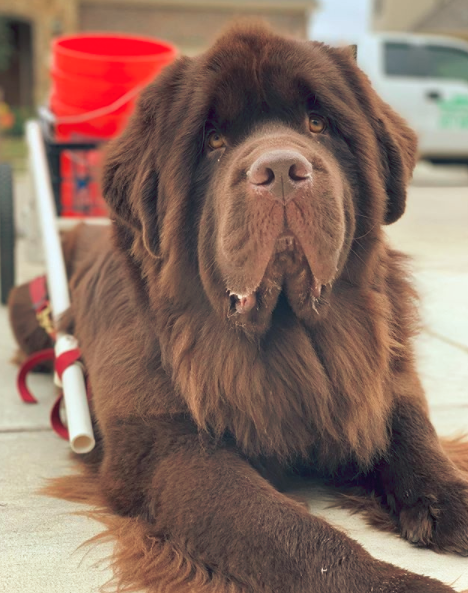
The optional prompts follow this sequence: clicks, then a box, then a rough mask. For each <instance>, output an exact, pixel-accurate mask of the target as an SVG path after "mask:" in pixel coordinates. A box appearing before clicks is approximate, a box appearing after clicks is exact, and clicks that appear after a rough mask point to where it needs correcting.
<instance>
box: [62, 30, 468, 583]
mask: <svg viewBox="0 0 468 593" xmlns="http://www.w3.org/2000/svg"><path fill="white" fill-rule="evenodd" d="M415 159H416V139H415V136H414V134H413V132H412V131H411V130H410V129H409V128H408V127H407V126H406V124H405V123H404V122H403V121H402V120H401V118H400V117H398V116H397V115H396V114H395V113H394V112H393V111H392V110H391V109H390V108H389V107H388V105H386V104H385V103H383V102H382V101H381V100H380V98H379V97H378V96H377V95H376V94H375V93H374V91H373V90H372V88H371V86H370V84H369V81H368V80H367V78H366V77H365V76H364V74H363V73H362V72H360V71H359V69H358V68H357V67H356V65H355V63H354V61H353V58H352V56H351V54H350V52H349V51H348V50H345V49H332V48H330V47H327V46H325V45H322V44H320V43H304V42H298V41H292V40H286V39H284V38H281V37H278V36H276V35H274V34H273V33H271V32H269V31H268V30H265V29H263V28H246V27H244V28H234V29H233V30H231V31H230V32H228V33H227V34H225V35H224V36H223V37H221V38H220V40H219V41H218V42H217V43H216V44H215V45H214V47H213V48H212V49H211V50H209V51H208V52H207V53H206V54H204V55H202V56H199V57H197V58H180V59H179V60H178V61H176V62H175V63H174V64H173V65H172V66H170V67H168V68H167V69H166V70H165V71H164V72H163V73H162V74H161V76H160V77H159V78H158V79H157V80H156V81H155V83H154V84H152V85H150V86H149V87H148V89H147V90H146V91H145V92H144V93H143V95H142V97H141V99H140V101H139V104H138V108H137V111H136V114H135V116H134V117H133V119H132V121H131V122H130V124H129V126H128V128H127V130H126V131H125V132H124V133H123V135H122V136H121V137H120V138H119V139H117V140H116V141H115V142H113V144H112V146H111V148H110V150H109V154H108V157H107V162H106V167H105V172H104V182H103V188H104V194H105V197H106V200H107V202H108V205H109V207H110V209H111V212H112V217H113V241H112V242H110V241H109V240H108V237H107V235H104V236H103V237H102V238H101V239H100V240H99V241H96V242H95V243H94V245H93V250H92V253H91V256H90V257H89V258H88V260H87V261H85V262H84V264H83V265H81V266H80V267H79V269H78V271H77V273H76V274H74V275H73V277H72V280H71V290H72V301H73V311H72V312H71V313H70V315H69V316H68V318H67V320H66V322H64V323H72V322H73V323H74V325H75V332H76V335H77V337H78V339H79V341H80V344H81V347H82V351H83V357H84V360H85V363H86V367H87V369H88V372H89V377H90V381H91V387H92V392H93V413H94V416H95V419H96V422H97V428H98V432H99V437H100V438H99V445H98V448H97V450H96V451H95V452H94V453H93V456H92V461H93V464H92V469H88V470H87V472H88V473H87V477H86V480H85V481H83V480H82V479H81V478H79V479H78V478H73V477H71V478H70V477H68V478H65V479H63V480H61V481H60V482H59V483H57V484H56V486H55V493H56V494H59V495H62V496H65V497H72V498H73V496H74V492H78V493H79V494H78V496H80V497H82V498H83V499H84V500H86V501H89V502H97V503H98V504H99V505H100V508H101V509H102V510H98V511H96V512H97V517H98V518H99V519H100V520H102V521H103V522H104V523H105V524H106V526H107V528H108V531H107V533H108V534H110V535H112V536H115V537H116V539H117V547H116V552H115V557H114V567H115V573H116V579H117V581H118V583H120V587H121V589H120V590H122V591H134V590H138V589H141V588H143V589H145V590H148V591H151V592H164V593H168V592H174V593H179V592H180V593H182V592H186V591H190V592H193V593H200V592H202V591H207V592H208V591H209V592H213V593H214V592H216V593H227V592H232V593H234V592H235V593H240V592H241V591H242V592H245V593H247V592H263V593H273V592H275V593H305V592H306V591H307V592H314V593H343V592H344V591H347V592H349V593H364V592H370V591H375V592H377V591H379V592H380V593H403V592H408V593H409V592H411V593H423V592H424V593H443V592H448V591H452V589H451V588H450V587H449V586H446V585H443V584H442V583H439V582H437V581H435V580H432V579H429V578H426V577H423V576H417V575H415V574H411V573H409V572H407V571H404V570H402V569H399V568H396V567H394V566H391V565H389V564H387V563H384V562H380V561H377V560H375V559H373V558H372V557H371V556H370V555H369V554H368V553H367V552H366V551H364V549H363V548H361V546H359V545H358V544H357V543H356V542H354V541H353V540H351V539H350V538H348V537H347V536H346V535H344V534H343V533H341V532H340V531H338V530H336V529H334V528H332V527H331V526H330V525H328V524H327V523H326V522H325V521H323V520H322V519H319V518H316V517H314V516H312V515H310V514H309V513H308V512H307V511H306V510H305V509H304V508H303V506H302V505H300V504H299V503H298V502H296V501H293V500H291V499H289V498H288V497H287V496H285V495H284V494H283V493H281V491H280V485H281V483H282V480H283V478H284V477H285V476H287V475H288V474H296V475H297V474H300V475H310V474H312V473H319V474H320V475H322V476H324V477H326V478H328V479H333V480H334V481H335V482H336V483H337V484H346V485H347V486H348V487H349V486H352V487H358V488H359V489H360V490H359V492H360V493H362V492H363V491H365V492H368V493H374V498H375V500H376V501H378V503H379V505H380V506H379V507H378V508H379V513H381V512H385V513H386V515H385V516H386V517H390V519H389V521H388V523H392V524H393V525H395V526H396V527H397V529H398V531H399V532H400V533H401V535H402V536H403V537H405V538H407V539H408V540H409V541H410V542H412V543H414V544H416V545H424V546H428V547H431V548H433V549H435V550H438V551H446V552H456V553H459V554H466V553H467V552H468V482H467V480H466V474H463V473H462V471H461V470H460V469H458V468H457V467H456V465H455V464H454V463H452V462H451V461H450V459H449V457H448V456H447V454H446V453H445V452H444V450H443V448H442V446H441V444H440V443H439V440H438V438H437V436H436V434H435V432H434V429H433V427H432V425H431V423H430V421H429V418H428V413H427V404H426V401H425V398H424V393H423V390H422V388H421V384H420V381H419V379H418V376H417V373H416V368H415V361H414V352H413V347H412V338H413V335H414V333H415V331H416V326H417V316H416V311H415V294H414V291H413V289H412V287H411V285H410V283H409V281H408V279H407V275H406V272H405V260H404V258H403V256H402V255H400V254H398V253H396V252H394V251H392V250H391V249H389V247H388V246H387V244H386V241H385V237H384V233H383V230H382V226H383V225H384V224H389V223H392V222H394V221H395V220H397V219H398V218H399V217H400V216H401V215H402V214H403V211H404V209H405V195H406V185H407V183H408V180H409V178H410V176H411V173H412V170H413V167H414V164H415ZM450 447H451V450H450V452H451V453H453V454H454V455H455V456H456V458H457V459H459V460H460V459H461V460H463V461H462V463H461V464H460V465H461V466H462V469H465V470H466V456H465V448H464V447H463V446H462V445H461V444H459V445H451V446H450ZM457 447H458V449H457ZM375 508H377V507H375ZM109 510H112V512H113V513H114V514H113V515H112V514H109Z"/></svg>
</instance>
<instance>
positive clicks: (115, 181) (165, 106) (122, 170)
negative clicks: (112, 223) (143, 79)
mask: <svg viewBox="0 0 468 593" xmlns="http://www.w3.org/2000/svg"><path fill="white" fill-rule="evenodd" d="M183 62H184V60H183V59H179V60H177V61H176V62H175V63H173V64H172V65H170V66H168V67H167V68H166V69H165V70H164V72H163V73H161V74H160V75H159V76H158V78H157V79H156V80H155V81H154V82H153V83H152V84H150V85H149V86H148V87H147V88H146V89H145V90H144V91H143V92H142V94H141V96H140V99H139V101H138V103H137V106H136V109H135V113H134V114H133V115H132V117H131V119H130V121H129V123H128V125H127V127H126V129H125V130H124V132H123V133H122V134H121V135H120V136H119V137H117V138H115V139H114V140H113V141H112V142H111V143H110V144H109V147H108V150H107V152H106V157H105V162H104V168H103V176H102V191H103V195H104V198H105V200H106V202H107V204H108V206H109V208H110V211H111V217H113V218H114V219H115V220H116V221H117V223H118V224H123V225H125V226H127V227H130V228H131V229H132V230H133V231H136V232H137V233H139V234H140V236H141V238H142V240H143V243H144V246H145V247H146V249H147V250H148V252H149V253H150V254H152V255H153V256H155V257H158V256H159V224H158V191H159V171H158V161H159V160H160V159H159V158H158V156H159V155H158V151H159V152H160V151H161V150H162V145H163V135H164V127H165V124H166V120H167V113H168V111H169V108H170V105H171V102H172V95H173V90H174V88H175V87H176V83H175V81H176V80H177V78H178V77H179V76H180V71H181V68H182V64H183Z"/></svg>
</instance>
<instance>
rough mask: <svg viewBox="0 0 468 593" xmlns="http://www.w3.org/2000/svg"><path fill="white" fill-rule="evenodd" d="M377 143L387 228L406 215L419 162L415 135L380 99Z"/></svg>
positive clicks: (376, 125) (376, 126) (376, 124)
mask: <svg viewBox="0 0 468 593" xmlns="http://www.w3.org/2000/svg"><path fill="white" fill-rule="evenodd" d="M377 99H378V101H377V103H378V106H377V111H378V119H377V122H376V123H375V128H376V135H377V140H378V142H379V145H380V151H381V155H382V161H383V171H384V176H385V189H386V193H387V196H388V198H387V208H386V212H385V224H392V223H393V222H395V221H397V220H398V219H399V218H400V217H401V216H402V214H403V213H404V211H405V207H406V188H407V186H408V183H409V182H410V180H411V177H412V175H413V170H414V167H415V165H416V161H417V148H418V142H417V137H416V134H415V133H414V132H413V130H412V129H411V128H410V127H409V126H408V125H407V123H406V122H405V120H404V119H403V118H402V117H400V116H399V115H398V114H397V113H396V112H395V111H393V109H392V108H391V107H390V106H389V105H387V104H386V103H384V101H382V100H381V99H380V97H378V98H377Z"/></svg>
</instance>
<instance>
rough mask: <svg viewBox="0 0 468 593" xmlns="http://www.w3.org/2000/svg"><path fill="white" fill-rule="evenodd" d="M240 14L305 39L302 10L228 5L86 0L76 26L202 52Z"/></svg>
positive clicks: (304, 19)
mask: <svg viewBox="0 0 468 593" xmlns="http://www.w3.org/2000/svg"><path fill="white" fill-rule="evenodd" d="M236 16H243V17H244V18H246V17H247V18H248V19H262V20H265V21H267V22H269V23H270V24H271V25H272V26H273V27H274V28H275V30H277V31H280V32H282V33H285V34H289V35H293V36H295V37H298V38H305V37H306V35H307V18H306V15H305V12H304V11H302V12H299V11H293V10H288V9H287V8H286V9H283V10H275V11H260V10H248V11H246V10H235V9H233V8H232V7H229V8H227V9H226V8H221V9H220V8H210V7H205V6H203V7H198V8H194V7H189V8H187V7H185V6H175V7H172V6H161V7H159V6H150V5H149V4H140V5H139V4H138V3H132V4H130V3H126V4H120V5H119V4H114V5H113V6H112V7H110V6H109V5H108V3H107V2H106V1H105V0H104V1H102V0H92V1H89V0H87V1H86V2H83V3H82V4H81V6H80V9H79V23H80V28H81V29H83V30H85V31H87V30H104V31H114V30H117V31H125V32H127V33H139V34H143V35H151V36H155V37H159V38H161V39H166V40H168V41H171V42H172V43H174V44H176V45H177V47H178V48H179V49H180V51H181V52H182V53H186V54H189V55H192V54H195V53H198V52H200V51H203V50H204V49H205V48H206V47H207V46H209V45H210V43H211V42H212V41H213V39H214V38H215V37H216V36H217V35H218V34H219V32H220V31H221V30H222V29H223V28H225V27H226V25H227V24H228V23H229V22H230V21H232V20H233V19H235V18H236Z"/></svg>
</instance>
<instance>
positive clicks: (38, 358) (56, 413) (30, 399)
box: [17, 348, 90, 440]
mask: <svg viewBox="0 0 468 593" xmlns="http://www.w3.org/2000/svg"><path fill="white" fill-rule="evenodd" d="M80 357H81V352H80V349H79V348H74V349H73V350H67V351H66V352H63V353H62V354H60V355H59V356H58V357H57V358H55V352H54V349H53V348H48V349H47V350H41V351H40V352H35V353H34V354H32V355H31V356H30V357H29V358H27V359H26V360H25V361H24V362H23V364H22V365H21V368H20V370H19V373H18V379H17V386H18V391H19V394H20V396H21V399H22V400H23V401H24V402H26V403H28V404H36V403H37V399H36V398H35V397H34V396H33V395H32V394H31V392H30V391H29V389H28V387H27V385H26V377H27V375H28V374H29V373H30V372H31V371H32V370H33V369H34V367H36V366H37V365H38V364H40V363H41V362H45V361H46V360H54V359H55V371H56V373H57V375H58V376H59V379H61V378H62V375H63V373H64V372H65V370H66V369H67V368H68V367H69V366H71V365H72V364H75V362H77V361H78V360H79V358H80ZM86 392H87V396H88V398H90V391H89V386H88V389H87V390H86ZM62 400H63V393H60V395H59V396H58V397H57V399H56V400H55V402H54V405H53V406H52V410H51V411H50V422H51V424H52V428H53V430H54V431H55V433H56V434H58V436H59V437H61V438H62V439H65V440H68V429H67V427H66V426H65V425H64V424H63V422H62V419H61V417H60V405H61V403H62Z"/></svg>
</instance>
